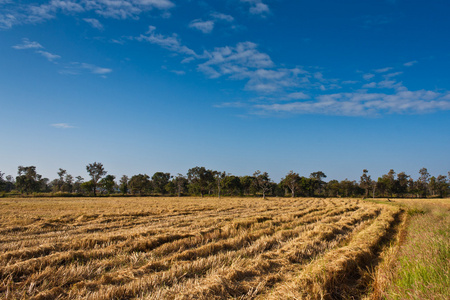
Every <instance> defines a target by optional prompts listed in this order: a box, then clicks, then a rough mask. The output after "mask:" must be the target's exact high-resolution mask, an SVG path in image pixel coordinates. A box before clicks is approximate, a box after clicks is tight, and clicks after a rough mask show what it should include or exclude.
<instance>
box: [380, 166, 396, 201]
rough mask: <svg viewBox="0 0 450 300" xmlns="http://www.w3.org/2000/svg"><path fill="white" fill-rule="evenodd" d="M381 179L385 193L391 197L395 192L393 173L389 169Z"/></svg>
mask: <svg viewBox="0 0 450 300" xmlns="http://www.w3.org/2000/svg"><path fill="white" fill-rule="evenodd" d="M382 179H383V180H384V184H385V188H386V192H387V193H388V195H390V196H391V197H392V196H393V194H394V193H395V192H396V182H395V171H394V170H393V169H390V170H389V172H388V173H387V174H386V175H383V177H382Z"/></svg>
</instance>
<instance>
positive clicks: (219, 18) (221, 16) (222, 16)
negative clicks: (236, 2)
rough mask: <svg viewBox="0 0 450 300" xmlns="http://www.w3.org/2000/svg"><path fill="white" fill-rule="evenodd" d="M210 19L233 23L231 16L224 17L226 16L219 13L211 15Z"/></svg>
mask: <svg viewBox="0 0 450 300" xmlns="http://www.w3.org/2000/svg"><path fill="white" fill-rule="evenodd" d="M211 17H213V18H214V19H216V20H222V21H227V22H233V21H234V18H233V16H230V15H226V14H223V13H219V12H213V13H211Z"/></svg>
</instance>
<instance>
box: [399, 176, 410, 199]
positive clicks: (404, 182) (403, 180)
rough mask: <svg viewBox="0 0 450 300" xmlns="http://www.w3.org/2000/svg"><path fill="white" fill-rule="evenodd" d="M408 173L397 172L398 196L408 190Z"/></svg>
mask: <svg viewBox="0 0 450 300" xmlns="http://www.w3.org/2000/svg"><path fill="white" fill-rule="evenodd" d="M408 182H409V175H406V173H405V172H400V173H398V174H397V183H398V184H397V192H398V194H399V195H400V196H402V197H403V196H404V195H405V194H406V193H407V192H408Z"/></svg>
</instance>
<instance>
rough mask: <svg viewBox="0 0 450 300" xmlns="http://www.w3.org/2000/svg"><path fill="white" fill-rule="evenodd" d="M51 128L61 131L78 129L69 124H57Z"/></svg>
mask: <svg viewBox="0 0 450 300" xmlns="http://www.w3.org/2000/svg"><path fill="white" fill-rule="evenodd" d="M50 126H52V127H55V128H59V129H69V128H76V127H75V126H72V125H70V124H67V123H55V124H50Z"/></svg>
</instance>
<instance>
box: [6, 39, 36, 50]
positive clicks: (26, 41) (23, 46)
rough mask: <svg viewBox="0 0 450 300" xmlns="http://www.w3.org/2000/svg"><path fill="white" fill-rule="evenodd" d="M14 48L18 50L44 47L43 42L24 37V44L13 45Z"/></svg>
mask: <svg viewBox="0 0 450 300" xmlns="http://www.w3.org/2000/svg"><path fill="white" fill-rule="evenodd" d="M12 47H13V48H14V49H17V50H25V49H42V48H44V47H43V46H42V45H41V44H39V43H38V42H32V41H30V40H29V39H27V38H23V39H22V44H18V45H15V46H12Z"/></svg>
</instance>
